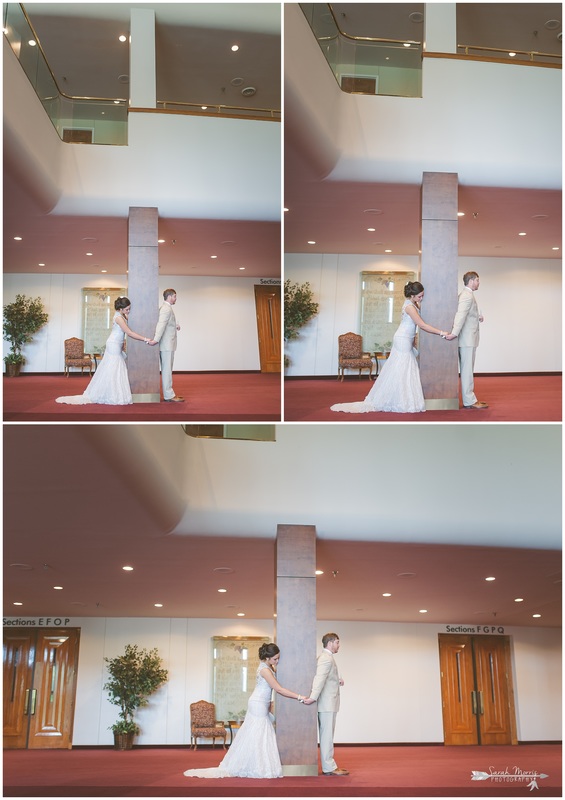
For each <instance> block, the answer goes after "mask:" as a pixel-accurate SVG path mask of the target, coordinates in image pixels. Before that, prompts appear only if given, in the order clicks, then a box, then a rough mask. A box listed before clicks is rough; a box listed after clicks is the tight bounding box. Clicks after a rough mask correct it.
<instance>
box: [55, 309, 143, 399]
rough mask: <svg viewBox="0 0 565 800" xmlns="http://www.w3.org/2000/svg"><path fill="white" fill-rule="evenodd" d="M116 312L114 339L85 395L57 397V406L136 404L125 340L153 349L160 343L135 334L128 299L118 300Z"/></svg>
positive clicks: (110, 338)
mask: <svg viewBox="0 0 565 800" xmlns="http://www.w3.org/2000/svg"><path fill="white" fill-rule="evenodd" d="M114 309H115V310H116V313H115V314H114V319H113V321H112V330H111V332H110V336H109V337H108V339H107V340H106V349H105V350H104V358H103V359H102V361H101V362H100V366H99V367H98V369H97V370H96V372H95V373H94V375H93V377H92V380H91V381H90V383H89V384H88V386H87V387H86V390H85V392H84V394H78V395H71V396H69V397H57V400H56V402H57V403H67V404H68V405H79V406H82V405H87V404H88V403H103V404H105V405H110V406H125V405H129V404H130V403H132V402H133V400H132V396H131V388H130V385H129V378H128V370H127V367H126V360H125V359H126V355H125V353H124V342H125V338H126V336H129V337H131V338H132V339H138V340H139V341H140V342H145V344H148V345H151V346H153V345H154V344H157V342H155V341H153V340H152V339H148V338H147V337H146V336H141V335H140V334H139V333H135V332H134V331H132V329H131V328H130V327H129V326H128V324H127V323H128V317H129V312H130V311H131V303H130V301H129V300H128V298H127V297H118V299H117V300H116V301H115V303H114Z"/></svg>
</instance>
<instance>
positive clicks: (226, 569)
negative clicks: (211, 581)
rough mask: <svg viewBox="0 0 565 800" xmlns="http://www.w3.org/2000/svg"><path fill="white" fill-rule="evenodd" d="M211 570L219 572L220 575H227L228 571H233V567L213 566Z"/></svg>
mask: <svg viewBox="0 0 565 800" xmlns="http://www.w3.org/2000/svg"><path fill="white" fill-rule="evenodd" d="M212 571H213V572H221V573H222V575H228V574H229V573H230V572H233V569H232V568H231V567H214V569H213V570H212Z"/></svg>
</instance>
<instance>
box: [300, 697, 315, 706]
mask: <svg viewBox="0 0 565 800" xmlns="http://www.w3.org/2000/svg"><path fill="white" fill-rule="evenodd" d="M302 702H303V703H304V705H305V706H311V705H312V703H315V702H316V701H315V700H314V698H313V697H305V698H304V700H303V701H302Z"/></svg>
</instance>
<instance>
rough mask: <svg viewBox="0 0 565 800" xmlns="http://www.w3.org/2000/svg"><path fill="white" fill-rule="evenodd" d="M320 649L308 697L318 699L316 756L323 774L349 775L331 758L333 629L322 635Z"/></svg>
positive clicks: (335, 692)
mask: <svg viewBox="0 0 565 800" xmlns="http://www.w3.org/2000/svg"><path fill="white" fill-rule="evenodd" d="M322 645H323V648H324V649H323V650H322V652H321V653H320V655H319V657H318V666H317V668H316V675H315V676H314V680H313V682H312V691H311V692H310V697H311V698H312V699H313V700H317V701H318V727H319V730H320V760H321V762H322V772H323V773H324V775H349V772H348V771H347V770H346V769H339V768H338V766H337V764H336V762H335V759H334V729H335V719H336V716H337V712H338V711H339V687H340V686H343V681H342V680H341V678H340V677H339V673H338V671H337V664H336V663H335V659H334V655H335V654H336V653H337V651H338V650H339V636H338V635H337V633H326V634H324V636H323V637H322Z"/></svg>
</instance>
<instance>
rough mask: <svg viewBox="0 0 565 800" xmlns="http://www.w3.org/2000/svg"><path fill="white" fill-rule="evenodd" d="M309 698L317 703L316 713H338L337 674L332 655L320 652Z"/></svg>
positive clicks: (324, 651) (325, 651) (323, 651)
mask: <svg viewBox="0 0 565 800" xmlns="http://www.w3.org/2000/svg"><path fill="white" fill-rule="evenodd" d="M310 697H313V698H314V700H317V701H318V711H319V712H323V711H333V712H337V711H339V673H338V671H337V664H336V663H335V660H334V657H333V655H332V654H331V653H330V652H328V650H322V652H321V653H320V655H319V656H318V666H317V668H316V675H315V677H314V680H313V682H312V691H311V692H310Z"/></svg>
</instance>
